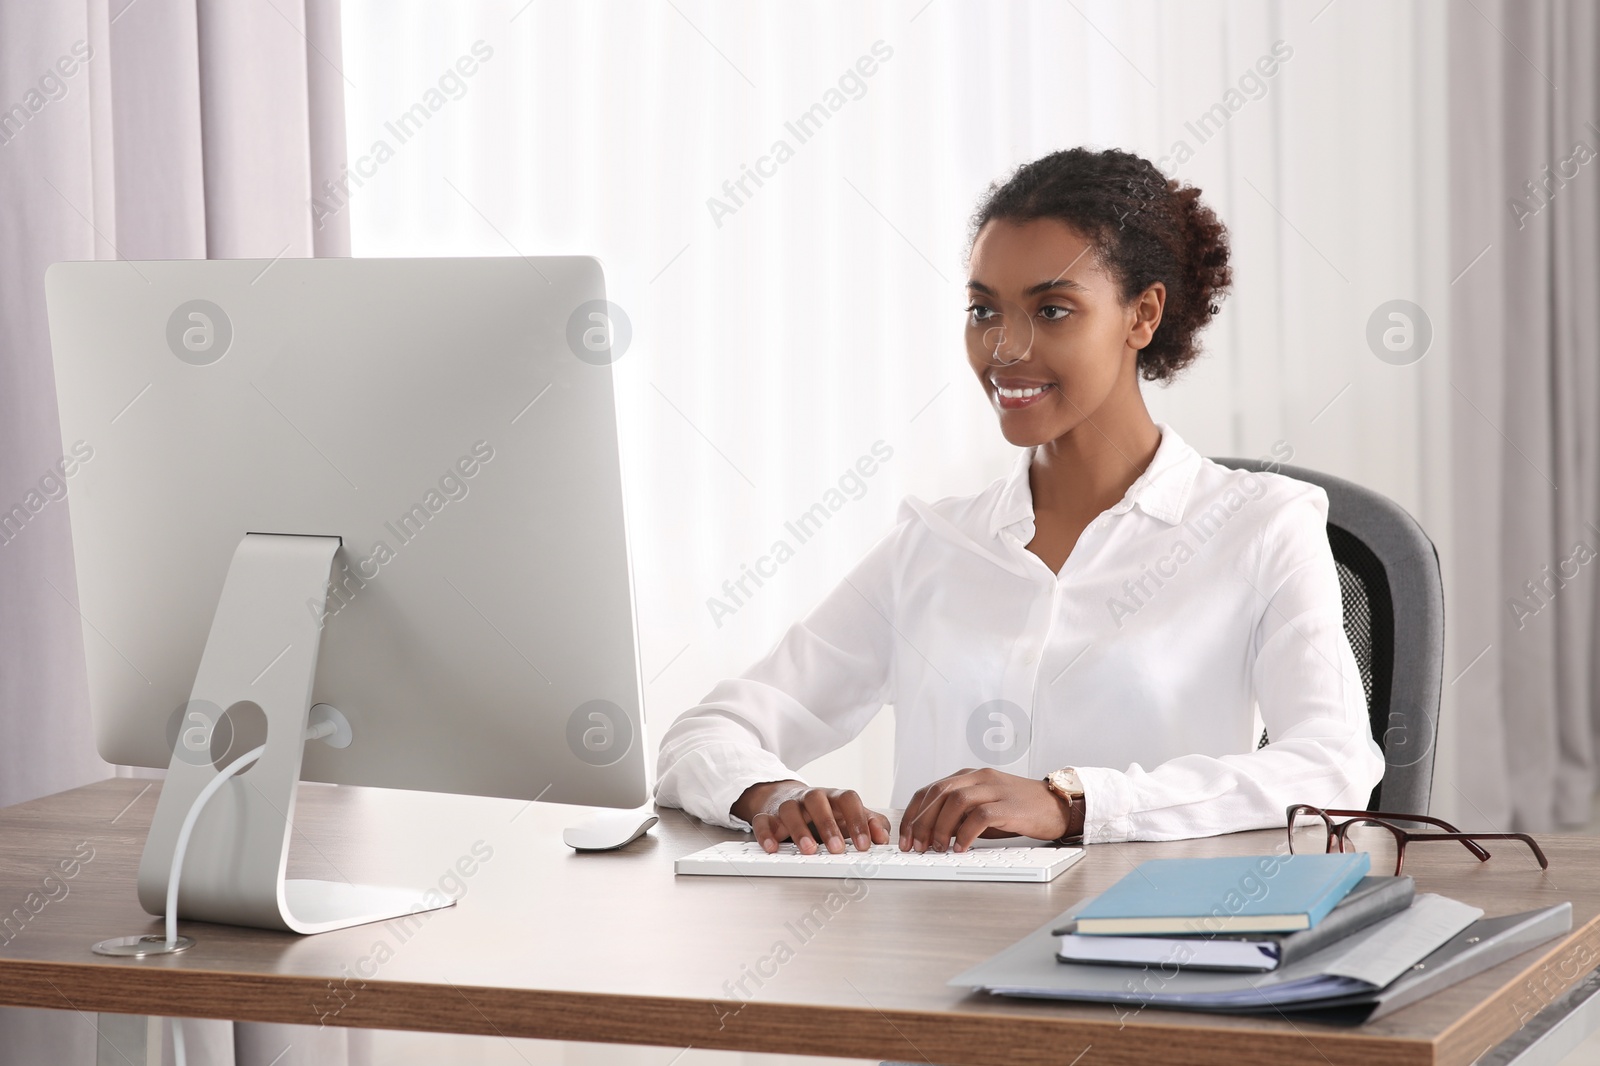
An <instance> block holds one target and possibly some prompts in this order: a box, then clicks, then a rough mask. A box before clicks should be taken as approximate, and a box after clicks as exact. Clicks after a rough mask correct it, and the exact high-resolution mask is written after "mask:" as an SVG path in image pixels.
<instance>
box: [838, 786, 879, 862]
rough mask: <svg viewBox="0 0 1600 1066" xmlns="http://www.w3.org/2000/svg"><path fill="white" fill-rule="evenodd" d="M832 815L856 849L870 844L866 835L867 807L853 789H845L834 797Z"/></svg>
mask: <svg viewBox="0 0 1600 1066" xmlns="http://www.w3.org/2000/svg"><path fill="white" fill-rule="evenodd" d="M833 816H834V818H835V820H837V821H838V823H839V828H840V829H842V830H844V832H845V835H846V836H847V837H848V838H849V839H850V840H851V842H853V843H854V844H855V846H856V850H857V851H866V850H867V849H868V848H869V847H871V846H872V840H871V838H870V837H868V836H867V808H866V805H865V804H863V803H862V802H861V797H860V796H859V795H857V794H856V792H855V790H854V789H846V790H845V791H843V792H841V793H839V795H838V796H836V797H835V798H834V801H833Z"/></svg>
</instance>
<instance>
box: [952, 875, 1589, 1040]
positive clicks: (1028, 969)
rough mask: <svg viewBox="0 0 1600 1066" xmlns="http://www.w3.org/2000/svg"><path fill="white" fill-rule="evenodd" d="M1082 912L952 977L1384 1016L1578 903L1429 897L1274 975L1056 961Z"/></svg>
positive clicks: (1513, 948) (1531, 937) (1538, 938)
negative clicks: (1543, 905)
mask: <svg viewBox="0 0 1600 1066" xmlns="http://www.w3.org/2000/svg"><path fill="white" fill-rule="evenodd" d="M1076 910H1077V908H1072V909H1071V910H1069V911H1067V912H1066V915H1065V917H1063V918H1057V919H1056V920H1055V921H1052V922H1049V923H1047V924H1045V925H1043V926H1040V927H1039V928H1038V929H1036V930H1034V931H1033V932H1032V933H1030V934H1028V936H1026V937H1024V938H1023V939H1022V940H1020V941H1018V942H1017V943H1016V944H1013V945H1012V946H1011V947H1009V948H1007V949H1006V950H1005V951H1002V952H1001V953H1000V954H998V955H996V956H994V957H993V958H991V959H989V960H987V961H986V962H983V963H980V964H978V965H977V966H974V967H972V968H971V969H969V970H967V971H965V972H964V973H961V974H958V975H957V976H956V977H954V978H952V979H951V980H950V984H952V985H955V986H957V987H964V988H971V989H973V990H975V991H987V992H991V993H994V994H996V995H1007V996H1026V997H1032V998H1046V999H1068V1000H1077V1001H1084V1002H1099V1003H1114V1004H1122V1005H1132V1006H1135V1007H1140V1008H1142V1007H1144V1006H1155V1007H1170V1008H1176V1009H1180V1010H1199V1011H1221V1012H1226V1013H1247V1014H1248V1013H1257V1012H1273V1013H1277V1012H1279V1011H1283V1012H1300V1013H1310V1014H1313V1015H1314V1016H1316V1017H1319V1018H1321V1017H1324V1016H1325V1020H1328V1021H1333V1022H1345V1023H1354V1022H1361V1021H1366V1020H1368V1019H1371V1018H1376V1017H1380V1016H1381V1015H1384V1014H1387V1013H1389V1012H1390V1011H1392V1010H1397V1009H1399V1008H1400V1007H1402V1006H1405V1005H1406V1004H1408V1003H1412V1002H1414V1001H1416V1000H1417V999H1420V998H1422V997H1423V996H1426V995H1430V994H1432V993H1433V992H1436V991H1438V990H1439V989H1441V988H1445V987H1448V986H1449V985H1452V984H1455V983H1456V982H1457V981H1461V980H1464V979H1465V978H1467V977H1470V976H1472V975H1473V974H1476V973H1480V972H1481V971H1483V970H1485V969H1487V968H1488V967H1490V966H1493V965H1495V964H1496V963H1499V962H1502V961H1504V960H1505V959H1508V958H1511V957H1513V956H1515V955H1519V954H1521V953H1522V952H1524V951H1527V950H1528V949H1529V948H1532V947H1534V946H1536V945H1538V944H1541V943H1543V942H1544V941H1546V940H1549V939H1550V938H1552V937H1555V936H1560V935H1561V934H1563V933H1565V932H1567V931H1569V930H1570V929H1571V928H1572V905H1571V904H1570V903H1563V904H1559V905H1557V906H1555V907H1550V908H1547V909H1545V910H1540V911H1529V912H1527V913H1525V914H1517V915H1510V916H1507V917H1502V918H1492V919H1481V915H1482V913H1483V912H1482V911H1481V910H1479V909H1478V908H1476V907H1469V906H1467V905H1466V904H1464V903H1460V902H1458V901H1456V900H1452V899H1447V898H1445V897H1443V896H1437V895H1433V894H1428V893H1425V894H1422V895H1419V896H1418V897H1417V900H1416V902H1415V903H1413V905H1412V906H1411V907H1410V908H1408V909H1407V910H1405V911H1402V912H1401V913H1399V914H1396V915H1393V916H1392V917H1390V918H1386V919H1384V920H1383V921H1381V922H1378V923H1376V924H1375V925H1372V926H1369V927H1368V928H1367V929H1364V930H1362V931H1361V932H1359V933H1355V934H1353V935H1351V936H1349V937H1346V938H1345V939H1344V940H1342V941H1340V942H1338V943H1336V944H1333V945H1330V946H1329V947H1327V948H1325V949H1323V950H1322V951H1319V952H1316V953H1315V954H1312V955H1308V956H1306V957H1304V958H1302V959H1298V960H1295V961H1293V962H1291V963H1288V964H1286V965H1284V966H1282V967H1280V968H1279V969H1277V970H1274V971H1272V972H1269V973H1219V972H1215V971H1198V970H1187V971H1186V970H1183V969H1181V968H1179V967H1176V966H1168V967H1156V966H1143V967H1135V966H1126V967H1124V966H1100V965H1078V964H1074V963H1063V962H1058V961H1056V958H1055V948H1056V943H1057V940H1056V937H1055V936H1054V935H1053V934H1052V933H1051V930H1052V929H1053V928H1055V927H1057V926H1059V925H1060V924H1061V922H1062V921H1064V920H1066V918H1070V916H1071V915H1072V914H1073V913H1075V912H1076Z"/></svg>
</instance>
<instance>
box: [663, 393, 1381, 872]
mask: <svg viewBox="0 0 1600 1066" xmlns="http://www.w3.org/2000/svg"><path fill="white" fill-rule="evenodd" d="M1159 428H1160V430H1161V444H1160V446H1159V447H1158V448H1157V450H1156V454H1155V457H1154V459H1153V460H1152V461H1151V463H1150V465H1149V467H1148V468H1147V469H1146V470H1145V472H1144V473H1143V474H1142V475H1141V476H1140V477H1139V479H1138V480H1137V481H1135V482H1134V483H1133V484H1132V486H1130V487H1129V489H1128V491H1127V493H1126V494H1125V495H1124V496H1123V498H1122V500H1121V502H1119V503H1117V504H1116V505H1115V506H1114V507H1111V508H1110V509H1109V510H1107V511H1104V512H1102V513H1101V514H1100V515H1099V517H1097V518H1096V519H1095V520H1094V521H1093V522H1091V523H1090V524H1089V526H1088V528H1087V529H1085V530H1084V531H1083V534H1082V535H1081V536H1080V537H1079V539H1078V542H1077V544H1076V545H1075V546H1074V547H1073V549H1072V554H1071V555H1070V556H1069V557H1068V559H1067V561H1066V563H1065V564H1063V566H1062V567H1061V572H1060V574H1059V575H1057V574H1055V573H1052V572H1051V570H1050V568H1049V567H1048V566H1047V565H1045V563H1044V562H1043V561H1042V560H1040V559H1039V557H1038V556H1036V555H1034V554H1033V553H1032V552H1030V551H1028V550H1027V548H1026V545H1027V544H1028V542H1029V541H1030V540H1032V539H1033V533H1034V524H1033V498H1032V493H1031V490H1030V488H1029V485H1028V468H1029V464H1030V463H1031V461H1032V458H1033V449H1031V448H1029V449H1025V450H1024V451H1023V452H1022V454H1021V455H1020V456H1019V458H1018V461H1017V464H1016V467H1015V469H1014V470H1013V471H1012V473H1011V474H1010V475H1009V476H1008V477H1005V478H1002V479H1000V480H997V481H995V482H994V483H993V484H991V485H990V486H989V487H988V488H986V489H984V490H983V491H982V492H979V493H977V494H976V495H972V496H955V497H946V498H945V499H941V500H938V501H936V502H934V503H932V504H927V503H924V502H922V501H921V500H919V499H917V498H916V497H914V496H907V497H905V498H904V499H903V500H902V501H901V504H900V510H899V515H898V518H897V524H896V525H895V527H894V528H893V529H892V530H890V532H889V533H888V535H886V536H885V537H884V538H883V539H882V540H880V541H879V542H878V543H877V544H876V545H875V546H873V548H872V549H871V550H870V551H868V552H867V554H866V557H865V558H863V559H862V560H861V561H860V562H859V563H857V564H856V566H855V568H854V569H852V570H851V571H850V573H849V574H848V575H846V577H845V578H844V580H843V581H841V582H840V583H839V585H838V586H837V587H836V588H835V589H833V591H832V592H830V593H829V594H828V595H827V596H826V597H825V598H824V599H823V600H822V602H821V603H819V604H818V605H817V606H816V607H815V608H814V609H813V610H812V611H811V613H810V614H808V615H807V616H806V617H805V618H804V619H803V620H802V621H800V622H797V623H795V624H794V625H792V626H790V627H789V629H788V631H787V632H786V633H785V634H784V635H783V637H782V638H781V639H780V640H779V641H778V643H777V644H776V645H775V646H774V647H773V648H772V650H771V651H770V652H768V653H767V655H766V656H765V657H764V658H762V659H761V660H760V661H759V662H757V663H756V664H755V665H753V666H752V667H750V669H748V670H746V671H745V672H744V674H742V675H741V676H739V677H734V678H729V679H727V680H724V681H721V682H719V683H718V684H717V685H716V686H715V687H714V688H713V689H712V690H711V691H710V692H709V693H708V694H707V695H706V697H705V699H704V700H703V701H702V702H701V703H700V705H699V706H697V707H693V708H691V709H690V710H688V711H687V712H685V713H684V714H683V715H682V716H680V717H679V718H678V720H677V721H676V722H674V723H673V725H672V726H671V728H669V729H668V730H667V732H666V734H665V736H663V738H662V742H661V753H660V759H659V762H658V764H657V774H658V779H657V782H656V790H655V796H656V799H657V801H658V802H660V803H662V804H665V805H667V806H671V807H680V808H682V809H683V810H685V811H688V812H689V813H690V814H693V815H695V816H697V817H699V818H702V819H704V820H705V821H707V822H713V823H716V824H718V825H725V826H731V827H733V828H738V829H748V828H749V826H748V825H747V824H746V823H745V822H743V821H742V820H740V819H738V818H736V817H734V816H733V815H732V814H730V812H729V808H730V807H731V806H732V805H733V803H734V802H735V801H736V800H737V799H738V798H739V796H740V795H741V794H742V793H743V792H744V790H745V789H747V788H749V787H750V786H751V785H753V784H756V783H758V782H762V781H774V780H783V779H788V778H796V779H800V780H804V778H803V777H802V776H801V775H800V774H799V773H798V772H797V771H798V769H799V768H800V767H803V766H805V765H806V764H807V763H809V762H811V761H812V760H813V759H815V758H817V757H818V756H820V755H823V754H825V753H827V752H830V751H833V750H834V749H836V748H838V747H841V746H842V745H844V744H846V743H847V742H849V741H850V740H851V739H852V738H853V737H855V736H856V735H857V734H858V733H860V732H861V730H862V728H863V727H865V726H866V724H867V722H868V721H870V720H871V718H872V717H873V716H874V715H876V714H877V713H878V712H879V711H880V710H881V709H882V708H883V706H884V704H886V703H887V704H893V705H894V712H895V756H894V790H893V796H892V800H891V806H893V807H896V808H903V807H904V806H905V805H906V804H907V803H908V802H909V801H910V799H911V795H912V793H913V792H915V791H916V790H917V789H918V788H920V787H922V786H923V785H925V784H927V783H929V782H931V781H934V780H937V779H938V778H940V777H944V776H946V775H948V774H952V773H955V772H957V771H959V770H961V769H963V768H965V767H981V766H985V765H988V766H993V767H996V768H997V769H1000V770H1004V771H1006V772H1008V773H1014V774H1020V775H1023V776H1026V777H1034V778H1038V777H1043V776H1044V775H1045V774H1046V773H1048V772H1049V771H1051V770H1055V769H1058V768H1061V767H1066V766H1072V767H1076V768H1077V770H1078V774H1079V777H1080V778H1081V779H1082V781H1083V787H1084V793H1085V805H1086V808H1087V810H1086V822H1085V826H1084V840H1085V842H1087V843H1098V842H1103V841H1116V840H1171V839H1178V838H1182V837H1195V836H1207V835H1210V834H1214V833H1228V832H1233V831H1236V830H1242V829H1260V828H1265V827H1271V826H1281V825H1282V824H1283V819H1284V808H1285V807H1287V806H1288V805H1289V804H1291V803H1313V804H1317V805H1319V806H1323V807H1356V808H1362V807H1365V806H1366V804H1367V798H1368V795H1369V793H1370V792H1371V790H1372V788H1373V786H1375V785H1376V784H1377V783H1378V781H1379V779H1380V778H1381V777H1382V776H1383V770H1384V760H1383V755H1382V753H1381V752H1380V750H1379V748H1378V746H1377V744H1376V743H1374V741H1373V739H1372V734H1371V732H1370V728H1369V725H1368V719H1367V705H1366V698H1365V695H1364V693H1363V690H1362V685H1361V677H1360V674H1359V672H1358V669H1357V666H1356V662H1355V656H1354V654H1353V653H1352V652H1351V649H1350V642H1349V640H1348V639H1347V638H1346V636H1345V632H1344V627H1343V624H1342V621H1343V606H1342V603H1341V600H1340V594H1339V581H1338V577H1337V574H1336V571H1335V568H1334V562H1333V554H1332V551H1331V549H1330V548H1329V547H1328V537H1327V531H1326V524H1327V517H1328V498H1327V494H1326V493H1325V492H1323V490H1322V489H1320V488H1318V487H1316V486H1314V485H1310V484H1307V483H1305V482H1302V481H1297V480H1294V479H1291V478H1287V477H1283V476H1281V475H1278V474H1272V473H1265V472H1257V471H1241V470H1231V469H1228V468H1226V467H1222V466H1218V465H1217V464H1216V463H1213V462H1211V460H1209V459H1206V458H1204V457H1202V456H1201V455H1200V454H1199V453H1198V452H1196V451H1195V450H1194V449H1193V448H1191V447H1189V446H1188V445H1187V444H1185V443H1184V442H1183V440H1182V439H1181V438H1180V437H1179V436H1178V435H1177V434H1176V433H1175V432H1173V430H1172V429H1171V428H1170V427H1168V426H1166V425H1164V424H1163V425H1161V426H1160V427H1159ZM1263 725H1264V726H1265V728H1266V730H1267V733H1268V736H1269V738H1270V743H1268V744H1267V745H1266V746H1265V747H1263V748H1261V749H1259V750H1257V749H1256V742H1257V739H1258V737H1259V736H1260V733H1261V729H1262V727H1263ZM1146 767H1148V769H1146ZM819 784H826V782H819Z"/></svg>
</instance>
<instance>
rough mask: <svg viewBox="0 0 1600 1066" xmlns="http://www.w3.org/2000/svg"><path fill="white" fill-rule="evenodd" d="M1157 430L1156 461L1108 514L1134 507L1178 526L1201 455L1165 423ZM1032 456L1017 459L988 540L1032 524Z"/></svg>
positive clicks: (1028, 451)
mask: <svg viewBox="0 0 1600 1066" xmlns="http://www.w3.org/2000/svg"><path fill="white" fill-rule="evenodd" d="M1156 428H1157V429H1159V430H1160V431H1161V443H1160V444H1159V445H1158V446H1157V447H1156V454H1155V457H1154V458H1153V459H1151V460H1150V465H1149V466H1148V467H1146V468H1145V471H1144V473H1142V474H1140V475H1139V477H1138V478H1137V479H1136V480H1135V481H1134V483H1133V484H1132V485H1129V486H1128V491H1127V492H1126V493H1124V494H1123V496H1122V499H1121V500H1120V501H1118V502H1117V504H1116V505H1115V506H1113V507H1112V508H1111V509H1110V510H1109V512H1108V513H1109V514H1114V515H1115V514H1122V513H1123V512H1125V511H1128V510H1131V509H1132V508H1133V507H1135V506H1137V507H1138V508H1140V509H1141V510H1143V511H1144V512H1145V513H1146V514H1148V515H1150V516H1151V517H1153V518H1159V519H1161V520H1162V521H1163V522H1166V523H1167V524H1168V525H1177V524H1178V522H1180V521H1182V519H1183V509H1184V505H1185V504H1186V503H1187V502H1188V500H1189V490H1190V488H1192V487H1193V486H1194V479H1195V475H1196V474H1197V473H1199V470H1200V453H1199V452H1197V451H1195V450H1194V449H1193V448H1191V447H1189V445H1188V444H1186V443H1184V440H1183V438H1182V437H1179V436H1178V434H1177V433H1176V432H1175V431H1174V430H1173V429H1172V427H1171V426H1169V425H1167V424H1166V423H1165V422H1158V423H1156ZM1033 452H1034V449H1033V448H1032V447H1029V448H1024V449H1022V453H1021V454H1020V455H1018V456H1017V461H1016V463H1015V464H1014V465H1013V467H1012V470H1011V474H1010V475H1009V476H1008V477H1007V478H1006V482H1005V485H1004V486H1003V487H1002V488H1001V490H1000V498H999V500H998V501H996V503H995V508H994V514H993V516H992V517H991V519H990V522H989V535H990V536H994V535H995V534H997V533H999V532H1000V530H1002V529H1004V528H1006V527H1007V526H1011V525H1016V524H1017V523H1019V522H1024V521H1026V522H1027V523H1029V524H1030V525H1031V524H1032V522H1033V490H1032V489H1031V488H1030V487H1029V485H1028V470H1029V468H1030V466H1031V465H1032V463H1033ZM1030 539H1031V538H1030Z"/></svg>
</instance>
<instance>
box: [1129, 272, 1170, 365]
mask: <svg viewBox="0 0 1600 1066" xmlns="http://www.w3.org/2000/svg"><path fill="white" fill-rule="evenodd" d="M1166 303H1167V286H1166V283H1165V282H1161V281H1157V282H1155V283H1153V284H1152V285H1151V286H1150V287H1149V288H1148V289H1145V290H1144V292H1141V293H1140V294H1139V295H1138V297H1137V298H1135V299H1134V301H1133V306H1132V307H1131V308H1130V309H1129V323H1128V347H1130V348H1136V349H1143V348H1145V347H1146V346H1148V345H1149V343H1150V340H1151V338H1152V337H1154V336H1155V333H1156V327H1157V326H1159V325H1161V311H1162V309H1163V308H1164V307H1166Z"/></svg>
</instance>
